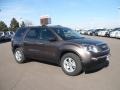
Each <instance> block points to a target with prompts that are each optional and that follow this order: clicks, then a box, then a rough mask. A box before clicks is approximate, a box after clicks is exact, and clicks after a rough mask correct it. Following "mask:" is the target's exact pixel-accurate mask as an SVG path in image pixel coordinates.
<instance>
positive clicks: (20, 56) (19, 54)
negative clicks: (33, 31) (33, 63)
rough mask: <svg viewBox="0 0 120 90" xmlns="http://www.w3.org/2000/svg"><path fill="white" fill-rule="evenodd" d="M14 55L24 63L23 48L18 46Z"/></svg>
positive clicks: (18, 60) (19, 61)
mask: <svg viewBox="0 0 120 90" xmlns="http://www.w3.org/2000/svg"><path fill="white" fill-rule="evenodd" d="M14 57H15V60H16V61H17V62H18V63H24V62H25V56H24V53H23V49H22V48H16V50H15V52H14Z"/></svg>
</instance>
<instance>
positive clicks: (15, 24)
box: [10, 18, 19, 31]
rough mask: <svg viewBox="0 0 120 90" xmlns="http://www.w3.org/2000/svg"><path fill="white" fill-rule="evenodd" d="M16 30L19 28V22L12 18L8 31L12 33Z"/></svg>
mask: <svg viewBox="0 0 120 90" xmlns="http://www.w3.org/2000/svg"><path fill="white" fill-rule="evenodd" d="M17 28H19V22H18V21H17V20H16V19H15V18H13V19H12V20H11V23H10V29H11V30H12V31H16V29H17Z"/></svg>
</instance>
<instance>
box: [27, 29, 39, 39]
mask: <svg viewBox="0 0 120 90" xmlns="http://www.w3.org/2000/svg"><path fill="white" fill-rule="evenodd" d="M38 39H40V30H38V29H37V28H32V29H30V30H29V31H28V33H27V34H26V36H25V40H38Z"/></svg>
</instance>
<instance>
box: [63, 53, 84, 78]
mask: <svg viewBox="0 0 120 90" xmlns="http://www.w3.org/2000/svg"><path fill="white" fill-rule="evenodd" d="M69 62H70V63H69ZM71 63H72V64H71ZM71 65H72V66H71ZM61 68H62V70H63V72H64V73H65V74H67V75H70V76H76V75H79V74H80V73H81V72H82V63H81V60H80V58H79V57H78V55H76V54H74V53H67V54H64V55H63V56H62V58H61Z"/></svg>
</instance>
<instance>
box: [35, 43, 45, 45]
mask: <svg viewBox="0 0 120 90" xmlns="http://www.w3.org/2000/svg"><path fill="white" fill-rule="evenodd" d="M35 44H38V45H43V44H44V43H40V42H35Z"/></svg>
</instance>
